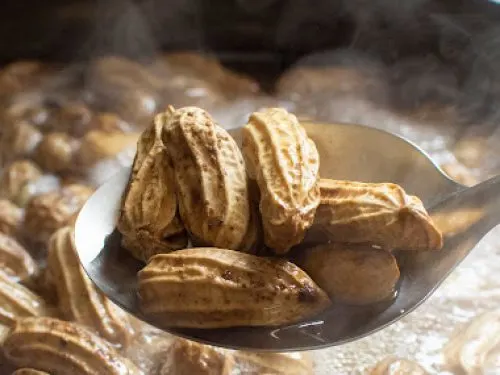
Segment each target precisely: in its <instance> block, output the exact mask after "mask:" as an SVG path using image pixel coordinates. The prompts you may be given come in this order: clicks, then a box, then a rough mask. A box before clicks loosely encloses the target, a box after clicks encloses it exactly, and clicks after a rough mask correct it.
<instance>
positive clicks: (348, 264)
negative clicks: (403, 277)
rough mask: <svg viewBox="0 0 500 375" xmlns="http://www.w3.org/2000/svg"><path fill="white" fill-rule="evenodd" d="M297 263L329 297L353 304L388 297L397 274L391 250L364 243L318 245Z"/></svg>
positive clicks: (394, 284) (306, 251) (392, 292)
mask: <svg viewBox="0 0 500 375" xmlns="http://www.w3.org/2000/svg"><path fill="white" fill-rule="evenodd" d="M296 263H297V264H298V265H299V266H300V267H301V268H302V269H303V270H304V271H305V272H307V274H308V275H309V276H310V277H311V278H312V279H313V280H314V282H316V284H318V286H319V287H320V288H322V289H323V290H324V291H325V292H326V293H327V294H328V295H329V297H330V298H331V299H332V300H334V301H341V302H345V303H350V304H356V305H363V304H369V303H374V302H379V301H383V300H388V299H391V298H392V297H393V296H394V291H395V288H396V284H397V282H398V280H399V276H400V272H399V268H398V264H397V262H396V258H395V257H394V256H393V255H392V254H391V253H390V252H388V251H385V250H382V249H376V248H372V247H370V246H366V245H365V246H363V245H361V246H359V245H358V246H356V245H352V244H333V243H332V244H325V245H320V246H317V247H315V248H312V249H307V250H304V251H303V252H302V253H301V254H300V255H299V259H298V260H297V261H296Z"/></svg>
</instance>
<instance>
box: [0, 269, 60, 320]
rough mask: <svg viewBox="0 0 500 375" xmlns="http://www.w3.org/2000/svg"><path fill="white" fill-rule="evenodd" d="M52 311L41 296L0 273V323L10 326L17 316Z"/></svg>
mask: <svg viewBox="0 0 500 375" xmlns="http://www.w3.org/2000/svg"><path fill="white" fill-rule="evenodd" d="M53 313H54V310H53V309H51V308H50V307H49V306H48V305H47V304H46V303H45V301H44V300H43V298H42V297H40V296H38V295H36V294H35V293H33V292H32V291H30V290H29V289H28V288H26V287H25V286H22V285H21V284H18V283H15V282H13V281H11V280H9V279H8V278H6V277H5V276H3V275H1V274H0V324H3V325H7V326H11V325H13V324H14V323H15V322H16V320H17V319H19V318H26V317H34V316H45V315H52V314H53Z"/></svg>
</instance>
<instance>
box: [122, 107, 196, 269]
mask: <svg viewBox="0 0 500 375" xmlns="http://www.w3.org/2000/svg"><path fill="white" fill-rule="evenodd" d="M162 126H163V124H162V122H161V121H160V120H159V118H158V117H157V118H155V120H154V122H153V123H152V124H151V126H150V127H149V128H148V129H146V130H145V131H144V132H143V133H142V134H141V137H140V138H139V142H138V143H137V153H136V156H135V159H134V164H133V166H132V172H131V175H130V180H129V183H128V186H127V189H126V191H125V193H124V195H123V198H122V208H121V211H120V217H119V219H118V224H117V228H118V230H119V231H120V233H121V234H122V235H123V240H122V244H123V246H124V247H125V248H126V249H127V250H129V251H130V253H131V254H132V255H133V256H134V257H136V258H137V259H139V260H142V261H144V262H147V260H148V259H149V258H150V257H151V256H153V255H155V254H159V253H166V252H170V251H172V250H177V249H181V248H184V247H186V246H187V236H186V232H185V229H184V226H183V224H182V223H181V221H180V219H179V216H178V210H177V200H176V196H175V182H174V178H173V171H172V166H171V165H170V163H169V160H168V155H167V153H166V147H165V145H164V143H163V141H162V131H163V128H162Z"/></svg>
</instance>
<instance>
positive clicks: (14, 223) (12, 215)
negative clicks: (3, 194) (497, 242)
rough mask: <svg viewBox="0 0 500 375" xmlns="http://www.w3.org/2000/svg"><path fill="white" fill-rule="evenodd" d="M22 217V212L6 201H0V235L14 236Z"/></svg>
mask: <svg viewBox="0 0 500 375" xmlns="http://www.w3.org/2000/svg"><path fill="white" fill-rule="evenodd" d="M22 217H23V213H22V210H21V209H20V208H19V207H17V206H16V205H15V204H13V203H12V202H11V201H9V200H7V199H0V233H4V234H6V235H8V236H12V235H14V234H16V232H17V230H18V228H19V223H20V222H21V220H22Z"/></svg>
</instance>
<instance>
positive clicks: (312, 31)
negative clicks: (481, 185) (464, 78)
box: [0, 0, 500, 65]
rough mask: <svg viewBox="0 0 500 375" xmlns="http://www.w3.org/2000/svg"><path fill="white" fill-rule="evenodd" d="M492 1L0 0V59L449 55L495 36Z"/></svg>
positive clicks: (498, 27)
mask: <svg viewBox="0 0 500 375" xmlns="http://www.w3.org/2000/svg"><path fill="white" fill-rule="evenodd" d="M499 8H500V6H498V5H496V4H494V3H492V2H490V1H487V0H476V1H474V0H434V1H430V0H406V1H401V0H393V1H387V0H384V1H381V0H372V1H364V0H350V1H340V0H232V1H231V0H211V1H210V0H207V1H202V0H142V1H139V0H137V1H130V0H100V1H98V0H75V1H71V0H51V1H38V0H4V1H3V2H2V6H1V11H0V35H1V36H2V37H1V38H0V59H1V60H2V61H3V62H5V61H9V60H12V59H19V58H44V59H47V58H52V59H63V60H67V59H80V58H85V57H88V56H90V55H95V54H102V53H117V54H124V55H128V56H132V57H139V56H148V55H151V54H155V53H156V52H157V51H158V50H159V49H162V50H165V49H197V50H203V51H217V52H218V53H219V54H220V56H221V57H222V58H224V59H225V60H227V61H231V60H235V59H236V60H238V59H241V57H242V56H243V58H244V59H246V60H247V61H249V60H252V59H253V60H258V59H262V60H266V59H267V60H275V61H277V60H279V62H280V63H282V64H284V65H287V64H289V63H290V62H292V61H294V60H295V59H296V58H297V57H299V56H301V55H304V54H307V53H310V52H311V51H317V50H324V49H331V48H339V47H349V48H356V49H359V50H363V51H368V52H369V53H372V54H376V55H377V56H380V57H381V58H382V59H383V60H384V61H387V62H390V61H396V60H398V59H401V58H402V57H404V56H408V55H415V54H417V55H425V54H432V55H434V56H436V57H438V58H441V59H445V60H453V59H459V58H460V56H461V55H463V50H478V51H479V50H481V49H482V48H484V47H485V45H486V44H488V40H490V42H493V39H495V37H497V38H498V36H500V11H499ZM494 42H495V43H498V42H497V41H496V40H495V41H494Z"/></svg>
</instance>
